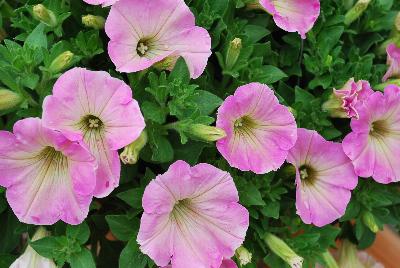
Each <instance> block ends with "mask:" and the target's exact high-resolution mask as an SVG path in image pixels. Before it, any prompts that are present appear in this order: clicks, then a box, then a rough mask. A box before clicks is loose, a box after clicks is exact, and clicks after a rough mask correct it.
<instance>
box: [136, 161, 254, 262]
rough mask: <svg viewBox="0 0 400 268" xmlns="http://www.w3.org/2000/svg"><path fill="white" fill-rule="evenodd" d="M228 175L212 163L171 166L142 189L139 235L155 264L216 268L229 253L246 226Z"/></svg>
mask: <svg viewBox="0 0 400 268" xmlns="http://www.w3.org/2000/svg"><path fill="white" fill-rule="evenodd" d="M238 199H239V197H238V193H237V190H236V187H235V185H234V183H233V180H232V177H231V176H230V175H229V174H228V173H226V172H223V171H221V170H219V169H217V168H215V167H213V166H211V165H208V164H199V165H196V166H194V167H190V166H189V165H188V164H187V163H185V162H183V161H177V162H175V163H174V164H172V165H171V167H170V168H169V169H168V171H167V172H166V173H165V174H162V175H159V176H157V177H156V179H155V180H153V181H152V182H150V184H149V185H148V186H147V187H146V189H145V192H144V195H143V202H142V203H143V207H144V214H143V216H142V221H141V226H140V230H139V234H138V242H139V244H140V245H141V250H142V251H143V252H144V253H145V254H148V255H149V256H150V257H151V258H152V259H153V260H154V261H155V262H156V263H157V264H158V265H160V266H166V265H168V264H169V262H170V261H171V263H172V266H173V267H177V268H199V267H200V268H209V267H215V268H219V267H220V265H221V263H222V260H223V259H224V258H230V257H232V256H233V254H234V252H235V250H236V248H238V247H239V246H240V245H241V244H242V243H243V240H244V237H245V235H246V230H247V228H248V225H249V214H248V212H247V210H246V209H245V208H244V207H242V206H241V205H239V204H238V203H237V201H238Z"/></svg>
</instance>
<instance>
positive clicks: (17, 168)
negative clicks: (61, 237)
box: [0, 118, 96, 225]
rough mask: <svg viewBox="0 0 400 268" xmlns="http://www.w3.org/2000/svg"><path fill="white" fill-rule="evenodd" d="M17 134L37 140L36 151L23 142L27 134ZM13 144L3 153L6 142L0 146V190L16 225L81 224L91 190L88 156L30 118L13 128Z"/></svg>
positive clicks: (91, 161) (92, 178) (92, 173)
mask: <svg viewBox="0 0 400 268" xmlns="http://www.w3.org/2000/svg"><path fill="white" fill-rule="evenodd" d="M20 129H25V130H27V129H30V130H31V133H30V134H31V135H32V136H37V137H38V139H37V141H39V142H37V143H36V144H35V145H36V146H34V145H33V144H29V145H27V144H26V143H25V141H26V140H27V139H25V137H27V135H25V133H23V132H20V131H19V130H20ZM11 135H12V134H8V135H7V136H8V138H9V139H11V138H12V136H11ZM2 136H5V134H4V133H2ZM28 138H29V136H28ZM14 144H15V147H14V149H13V150H8V149H9V147H8V145H7V142H5V143H4V142H3V141H2V142H0V172H1V174H2V176H1V177H0V185H2V186H4V187H6V188H7V191H6V196H7V200H8V202H9V203H10V206H11V208H12V209H13V211H14V213H15V214H16V216H17V217H18V218H19V220H20V221H22V222H25V223H29V224H40V225H50V224H54V223H55V222H57V221H58V220H63V221H64V222H66V223H69V224H79V223H80V222H82V221H83V220H84V218H85V217H86V216H87V213H88V210H89V205H90V202H91V200H92V196H93V191H94V187H95V168H96V163H95V159H94V158H93V156H92V155H91V154H90V153H89V152H88V151H87V150H86V149H85V148H84V147H82V146H81V145H79V144H78V143H75V142H70V141H69V140H67V139H66V138H65V137H64V136H63V135H62V134H61V133H59V132H56V131H52V130H50V129H46V128H44V127H43V126H42V123H41V121H40V120H39V119H35V118H28V119H24V120H21V121H19V122H17V123H16V127H15V128H14ZM39 146H41V149H40V150H36V149H37V148H39ZM32 148H34V149H33V150H32Z"/></svg>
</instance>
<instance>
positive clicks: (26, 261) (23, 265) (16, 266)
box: [9, 227, 57, 268]
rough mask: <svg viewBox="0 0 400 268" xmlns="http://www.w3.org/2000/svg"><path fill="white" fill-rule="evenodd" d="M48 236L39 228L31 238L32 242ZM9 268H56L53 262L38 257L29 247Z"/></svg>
mask: <svg viewBox="0 0 400 268" xmlns="http://www.w3.org/2000/svg"><path fill="white" fill-rule="evenodd" d="M46 236H48V234H47V232H46V229H44V228H43V227H39V229H38V230H37V231H36V233H35V234H34V235H33V237H32V240H31V241H32V242H33V241H36V240H39V239H42V238H44V237H46ZM9 268H57V265H56V264H55V263H54V261H53V260H51V259H47V258H45V257H42V256H40V255H39V254H38V253H37V252H36V251H35V250H34V249H33V248H32V247H31V246H30V245H28V246H27V247H26V250H25V252H24V253H23V254H22V255H21V256H20V257H19V258H18V259H16V260H15V261H14V262H13V263H12V264H11V266H10V267H9Z"/></svg>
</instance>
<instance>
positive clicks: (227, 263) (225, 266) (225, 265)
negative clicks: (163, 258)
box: [164, 259, 238, 268]
mask: <svg viewBox="0 0 400 268" xmlns="http://www.w3.org/2000/svg"><path fill="white" fill-rule="evenodd" d="M164 268H172V265H168V266H165V267H164ZM219 268H238V267H237V265H236V263H235V262H234V261H232V260H231V259H226V260H225V259H224V260H223V261H222V263H221V266H220V267H219Z"/></svg>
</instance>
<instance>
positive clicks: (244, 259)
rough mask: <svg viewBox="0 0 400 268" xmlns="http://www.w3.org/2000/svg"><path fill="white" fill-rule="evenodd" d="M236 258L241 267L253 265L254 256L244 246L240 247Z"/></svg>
mask: <svg viewBox="0 0 400 268" xmlns="http://www.w3.org/2000/svg"><path fill="white" fill-rule="evenodd" d="M235 256H236V258H238V260H239V262H240V265H242V266H243V265H246V264H249V263H251V258H252V256H253V254H251V253H250V252H249V251H248V250H247V248H245V247H244V246H240V247H239V248H238V249H237V250H236V252H235Z"/></svg>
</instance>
